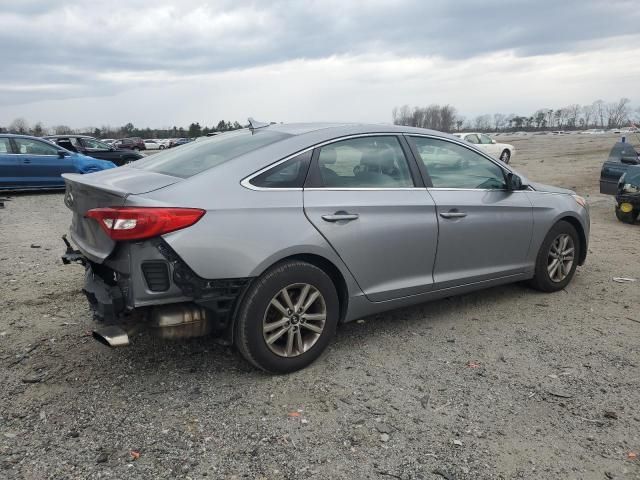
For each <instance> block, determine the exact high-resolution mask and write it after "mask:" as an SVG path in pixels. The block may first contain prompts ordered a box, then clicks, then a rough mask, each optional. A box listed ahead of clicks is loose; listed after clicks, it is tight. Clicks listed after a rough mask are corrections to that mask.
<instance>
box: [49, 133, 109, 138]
mask: <svg viewBox="0 0 640 480" xmlns="http://www.w3.org/2000/svg"><path fill="white" fill-rule="evenodd" d="M69 137H74V138H96V137H92V136H91V135H76V134H75V133H70V134H68V135H45V136H44V137H42V138H69Z"/></svg>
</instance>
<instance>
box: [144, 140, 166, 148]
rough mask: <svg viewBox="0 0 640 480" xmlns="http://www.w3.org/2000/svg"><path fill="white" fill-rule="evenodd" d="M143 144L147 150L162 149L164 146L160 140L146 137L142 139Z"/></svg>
mask: <svg viewBox="0 0 640 480" xmlns="http://www.w3.org/2000/svg"><path fill="white" fill-rule="evenodd" d="M144 146H145V147H147V150H162V149H163V148H164V147H163V146H162V143H160V140H154V139H151V138H150V139H148V140H145V141H144Z"/></svg>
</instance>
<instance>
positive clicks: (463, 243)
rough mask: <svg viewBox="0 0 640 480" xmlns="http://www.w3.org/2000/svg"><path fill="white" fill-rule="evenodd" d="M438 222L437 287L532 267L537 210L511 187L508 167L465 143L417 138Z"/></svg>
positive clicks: (435, 276)
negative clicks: (507, 179) (530, 256)
mask: <svg viewBox="0 0 640 480" xmlns="http://www.w3.org/2000/svg"><path fill="white" fill-rule="evenodd" d="M410 141H411V142H412V143H413V145H414V147H415V152H416V156H418V157H419V163H420V162H421V163H422V167H424V173H425V175H426V176H427V178H428V180H429V182H430V183H431V185H432V186H429V187H428V191H429V193H430V194H431V197H432V198H433V199H434V201H435V204H436V208H437V213H438V221H439V232H440V233H439V238H438V254H437V256H436V262H435V267H434V272H433V276H434V281H435V283H436V288H449V287H454V286H459V285H463V284H469V283H476V282H482V281H485V280H491V279H494V278H499V277H505V276H509V275H515V274H518V273H521V272H523V271H524V270H525V269H526V268H527V267H528V265H527V254H528V252H529V245H530V243H531V235H532V231H533V208H532V205H531V202H530V201H529V198H528V197H527V195H526V194H525V191H524V190H523V191H516V192H513V191H507V189H506V183H505V175H504V170H503V169H502V168H501V167H500V166H499V165H498V164H497V163H496V162H494V161H492V160H490V159H489V158H487V157H485V156H483V155H481V154H480V153H478V152H475V151H474V150H472V149H470V148H467V147H466V146H464V145H463V144H460V143H457V142H453V141H450V140H447V139H442V138H433V137H422V136H413V137H411V138H410Z"/></svg>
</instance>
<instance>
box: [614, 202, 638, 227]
mask: <svg viewBox="0 0 640 480" xmlns="http://www.w3.org/2000/svg"><path fill="white" fill-rule="evenodd" d="M616 218H617V219H618V220H620V221H621V222H622V223H629V224H634V223H636V219H637V218H638V211H637V210H635V209H634V210H632V211H631V212H623V211H622V210H620V207H619V206H616Z"/></svg>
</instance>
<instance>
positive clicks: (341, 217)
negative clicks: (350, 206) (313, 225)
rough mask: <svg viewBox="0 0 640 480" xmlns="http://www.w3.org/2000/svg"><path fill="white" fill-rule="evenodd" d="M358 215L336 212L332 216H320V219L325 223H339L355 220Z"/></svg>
mask: <svg viewBox="0 0 640 480" xmlns="http://www.w3.org/2000/svg"><path fill="white" fill-rule="evenodd" d="M358 217H359V215H358V214H357V213H347V212H336V213H334V214H333V215H322V219H323V220H324V221H325V222H341V221H347V222H350V221H351V220H357V219H358Z"/></svg>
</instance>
